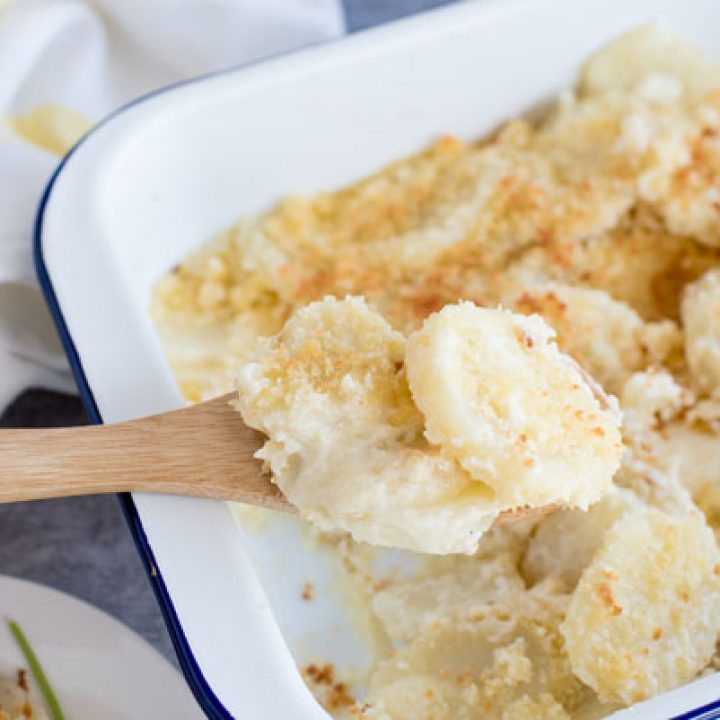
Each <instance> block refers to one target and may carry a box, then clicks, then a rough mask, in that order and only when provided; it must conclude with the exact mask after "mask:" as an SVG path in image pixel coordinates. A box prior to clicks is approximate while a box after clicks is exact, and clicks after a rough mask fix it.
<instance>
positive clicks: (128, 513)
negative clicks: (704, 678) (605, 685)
mask: <svg viewBox="0 0 720 720" xmlns="http://www.w3.org/2000/svg"><path fill="white" fill-rule="evenodd" d="M438 9H439V8H438ZM426 12H427V11H426ZM429 12H432V10H431V11H429ZM361 32H367V30H365V31H361ZM341 37H342V36H341ZM325 42H326V43H328V42H332V41H325ZM307 47H310V46H307ZM290 52H293V51H288V52H281V53H277V54H275V55H273V56H268V57H266V58H263V60H267V59H268V58H269V57H277V56H280V55H285V54H289V53H290ZM263 60H259V61H255V62H250V63H247V64H246V65H243V66H240V67H248V66H250V65H254V64H256V63H257V62H262V61H263ZM238 69H239V68H238V67H231V68H226V69H223V70H218V71H216V72H211V73H206V74H203V75H200V76H197V77H194V78H190V79H188V80H181V81H179V82H176V83H172V84H171V85H167V86H165V87H162V88H158V89H157V90H153V91H151V92H149V93H146V94H144V95H141V96H139V97H137V98H135V99H134V100H132V101H130V102H128V103H127V104H125V105H122V106H121V107H119V108H118V109H117V110H115V111H113V112H111V113H110V114H108V115H107V116H106V117H104V118H103V119H102V120H101V121H100V122H98V123H96V124H95V125H94V126H93V128H92V129H91V130H90V131H89V132H88V133H87V134H86V135H84V136H83V137H82V138H81V139H80V140H79V141H78V142H77V143H76V144H75V145H74V146H73V147H72V149H71V150H70V151H69V152H68V153H67V154H66V155H65V157H63V159H62V160H61V161H60V163H59V164H58V166H57V167H56V168H55V171H54V172H53V173H52V175H51V176H50V179H49V180H48V182H47V185H46V186H45V189H44V190H43V193H42V196H41V198H40V202H39V205H38V209H37V212H36V215H35V223H34V227H33V261H34V265H35V272H36V275H37V278H38V283H39V285H40V289H41V291H42V293H43V295H44V297H45V301H46V303H47V306H48V309H49V311H50V315H51V317H52V319H53V322H54V324H55V328H56V329H57V332H58V335H59V337H60V340H61V342H62V346H63V349H64V350H65V354H66V356H67V359H68V364H69V366H70V370H71V371H72V374H73V376H74V378H75V383H76V385H77V388H78V394H79V395H80V399H81V400H82V403H83V405H84V407H85V411H86V413H87V415H88V417H89V419H90V421H91V422H92V423H93V424H94V425H102V424H103V419H102V416H101V414H100V410H99V409H98V406H97V403H96V402H95V397H94V395H93V392H92V389H91V388H90V383H89V382H88V379H87V376H86V375H85V370H84V368H83V365H82V361H81V360H80V354H79V353H78V351H77V348H76V347H75V343H74V341H73V339H72V336H71V334H70V331H69V329H68V326H67V323H66V322H65V318H64V316H63V314H62V311H61V309H60V304H59V302H58V299H57V296H56V294H55V289H54V287H53V284H52V280H51V279H50V273H49V272H48V269H47V266H46V265H45V259H44V257H43V244H42V229H43V220H44V216H45V210H46V208H47V204H48V202H49V200H50V196H51V195H52V191H53V188H54V186H55V183H56V182H57V180H58V178H59V177H60V175H61V174H62V171H63V170H64V168H65V166H66V165H67V163H68V162H69V160H70V159H71V158H72V157H73V155H74V154H75V153H76V152H77V150H78V149H79V148H80V147H81V146H82V145H83V144H84V142H85V140H87V138H88V137H90V136H91V135H93V134H94V133H95V132H96V131H97V130H99V129H100V128H102V127H103V126H104V125H106V124H107V123H109V122H110V121H112V120H113V119H114V118H116V117H117V116H118V115H121V114H122V113H124V112H125V111H127V110H129V109H131V108H133V107H134V106H135V105H139V104H141V103H143V102H145V101H146V100H149V99H151V98H153V97H155V96H157V95H162V94H164V93H166V92H170V91H172V90H175V89H176V88H179V87H183V86H185V85H191V84H194V83H196V82H200V81H202V80H206V79H208V78H212V77H217V76H219V75H225V74H228V73H231V72H234V71H237V70H238ZM118 499H119V501H120V506H121V508H122V511H123V515H124V517H125V520H126V522H127V524H128V527H129V529H130V534H131V535H132V538H133V540H134V542H135V547H136V548H137V550H138V553H139V555H140V558H141V560H142V563H143V566H144V568H145V572H146V573H147V576H148V579H149V580H150V585H151V587H152V589H153V592H154V593H155V597H156V599H157V601H158V605H159V606H160V611H161V613H162V616H163V619H164V620H165V625H166V626H167V629H168V634H169V635H170V640H171V641H172V644H173V648H174V649H175V654H176V655H177V658H178V661H179V663H180V668H181V670H182V672H183V675H184V676H185V679H186V681H187V683H188V685H189V686H190V689H191V690H192V693H193V695H194V696H195V699H196V700H197V702H198V704H199V705H200V707H201V709H202V710H203V712H204V713H205V714H206V715H207V716H208V718H210V720H237V718H236V717H235V716H234V715H231V714H230V712H229V711H228V710H227V709H226V708H225V706H224V705H223V704H222V702H221V701H220V699H219V698H218V697H217V695H216V694H215V693H214V691H213V690H212V688H211V687H210V685H209V684H208V682H207V680H206V679H205V676H204V675H203V673H202V670H201V669H200V666H199V665H198V663H197V660H195V656H194V654H193V651H192V648H191V647H190V643H189V642H188V640H187V637H186V636H185V632H184V631H183V628H182V625H181V623H180V620H179V618H178V616H177V612H176V611H175V606H174V604H173V602H172V599H171V597H170V593H169V592H168V589H167V587H166V585H165V581H164V580H163V577H162V573H161V572H160V570H159V568H158V566H157V563H156V561H155V555H154V553H153V551H152V548H151V547H150V543H149V541H148V539H147V535H146V534H145V529H144V528H143V525H142V521H141V519H140V515H139V513H138V511H137V508H136V506H135V503H134V502H133V499H132V495H130V493H121V494H119V495H118ZM668 720H720V698H719V699H718V700H714V701H711V702H709V703H707V704H705V705H702V706H700V707H697V708H693V709H691V710H688V711H686V712H684V713H682V714H681V715H673V716H672V717H670V718H668Z"/></svg>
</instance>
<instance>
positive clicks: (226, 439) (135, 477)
mask: <svg viewBox="0 0 720 720" xmlns="http://www.w3.org/2000/svg"><path fill="white" fill-rule="evenodd" d="M234 397H235V393H231V394H229V395H222V396H221V397H218V398H215V399H214V400H209V401H208V402H204V403H199V404H197V405H192V406H190V407H186V408H182V409H181V410H173V411H171V412H166V413H162V414H160V415H151V416H150V417H145V418H140V419H139V420H130V421H128V422H121V423H116V424H114V425H91V426H87V427H69V428H51V429H47V430H35V429H32V430H0V503H8V502H17V501H20V500H40V499H46V498H55V497H66V496H71V495H87V494H95V493H116V492H146V493H160V494H170V495H189V496H193V497H200V498H213V499H216V500H235V501H238V502H242V503H247V504H249V505H257V506H259V507H265V508H271V509H273V510H284V511H288V512H291V511H295V507H294V506H293V505H292V504H291V503H290V502H289V501H288V500H287V498H286V497H285V496H284V495H283V494H282V492H281V491H280V490H279V489H278V487H277V486H276V485H275V484H273V483H272V482H271V480H270V476H269V475H268V474H267V473H266V472H264V470H263V466H262V462H261V461H259V460H257V459H256V458H255V457H253V456H254V454H255V451H256V450H258V449H259V448H260V446H261V445H262V443H263V439H264V438H263V435H262V434H261V433H259V432H257V431H256V430H253V429H251V428H249V427H248V426H247V425H245V423H244V422H243V420H242V418H241V417H240V414H239V413H238V412H237V411H236V410H235V409H234V408H232V407H231V405H230V401H231V400H232V399H233V398H234ZM552 509H553V508H550V507H547V508H545V507H543V508H527V507H525V508H517V509H515V510H508V511H506V512H504V513H502V514H501V515H500V516H499V517H498V519H497V520H496V522H495V524H496V525H502V524H508V523H510V522H516V521H517V520H521V519H523V518H526V517H530V516H539V515H544V514H546V513H547V512H549V511H550V510H552Z"/></svg>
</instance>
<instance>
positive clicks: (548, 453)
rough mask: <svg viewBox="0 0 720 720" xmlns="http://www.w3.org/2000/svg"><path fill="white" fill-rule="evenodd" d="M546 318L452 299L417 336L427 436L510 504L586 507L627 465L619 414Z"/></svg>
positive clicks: (417, 380) (415, 379) (413, 356)
mask: <svg viewBox="0 0 720 720" xmlns="http://www.w3.org/2000/svg"><path fill="white" fill-rule="evenodd" d="M554 338H555V332H554V331H553V330H552V328H550V327H549V326H548V325H546V324H545V322H544V321H543V320H542V319H541V318H540V317H538V316H530V317H525V316H522V315H516V314H513V313H511V312H509V311H506V310H490V309H482V308H478V307H476V306H475V305H473V304H472V303H469V302H465V303H461V304H458V305H448V306H446V307H445V308H443V309H442V310H441V311H439V312H438V313H435V314H434V315H432V316H430V317H429V318H428V319H427V320H426V321H425V324H424V325H423V327H422V328H421V329H420V330H418V331H417V332H415V333H413V334H412V335H410V337H409V338H408V343H407V351H406V366H407V375H408V382H409V384H410V389H411V391H412V396H413V399H414V400H415V403H416V404H417V406H418V407H419V408H420V410H421V411H422V413H423V415H424V417H425V424H426V431H425V434H426V437H427V438H428V440H429V441H430V442H431V443H434V444H437V445H440V446H441V447H442V449H443V451H444V452H445V453H446V454H447V455H448V456H449V457H452V458H453V459H455V460H457V462H459V463H460V464H461V465H462V467H463V468H464V469H465V470H466V471H467V472H468V473H469V474H470V475H471V476H472V477H473V478H474V479H476V480H479V481H481V482H483V483H485V484H486V485H488V486H490V487H491V488H492V489H493V490H494V491H495V493H496V494H497V497H498V500H499V501H500V502H501V503H503V504H506V505H508V506H511V507H520V506H524V505H528V506H539V505H544V504H564V505H572V506H577V507H581V508H587V507H588V506H589V505H590V504H591V503H592V502H594V501H596V500H598V499H599V498H600V497H602V495H604V494H605V493H606V492H607V491H608V490H609V489H610V486H611V481H612V476H613V473H614V472H615V470H616V469H617V468H618V466H619V464H620V454H621V445H620V433H619V430H618V425H619V416H618V414H617V412H616V411H615V410H614V407H615V406H614V404H613V403H612V401H610V400H609V399H608V398H607V396H605V395H604V393H603V392H602V390H600V389H599V388H598V387H597V386H596V385H595V384H594V383H592V381H590V380H589V378H588V377H587V376H586V375H584V374H583V373H582V371H581V370H580V368H579V367H578V366H577V365H576V363H575V362H574V361H572V360H571V359H570V358H569V357H568V356H566V355H564V354H563V353H561V352H560V351H559V350H558V348H557V345H556V344H555V341H554Z"/></svg>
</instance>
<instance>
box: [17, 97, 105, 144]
mask: <svg viewBox="0 0 720 720" xmlns="http://www.w3.org/2000/svg"><path fill="white" fill-rule="evenodd" d="M9 122H10V126H11V127H12V128H13V130H15V132H16V133H17V134H18V135H19V136H20V137H21V138H22V139H23V140H25V141H26V142H28V143H30V144H31V145H35V146H37V147H39V148H42V149H43V150H47V151H48V152H51V153H54V154H55V155H60V156H62V155H65V154H66V153H67V152H68V150H70V148H72V147H73V145H75V144H76V143H77V141H78V140H80V138H81V137H82V136H83V135H85V134H86V133H87V132H88V130H90V128H91V127H92V126H93V125H94V123H93V121H92V120H90V119H88V118H86V117H85V116H84V115H82V114H80V113H79V112H77V111H76V110H73V109H72V108H68V107H64V106H62V105H38V106H37V107H35V108H33V109H32V110H31V111H30V112H28V113H26V114H24V115H15V116H10V117H9Z"/></svg>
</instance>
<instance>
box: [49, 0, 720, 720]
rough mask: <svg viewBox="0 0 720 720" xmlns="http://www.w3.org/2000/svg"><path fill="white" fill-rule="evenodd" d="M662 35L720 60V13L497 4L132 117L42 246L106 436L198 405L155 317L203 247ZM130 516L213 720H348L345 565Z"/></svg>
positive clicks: (711, 708) (195, 508)
mask: <svg viewBox="0 0 720 720" xmlns="http://www.w3.org/2000/svg"><path fill="white" fill-rule="evenodd" d="M648 21H659V22H661V23H664V24H667V25H669V26H671V27H673V28H676V29H677V30H678V31H680V32H681V33H684V34H686V35H687V36H688V37H689V38H691V39H693V40H695V41H696V42H698V43H699V44H700V45H701V46H702V47H704V48H706V49H708V50H709V51H712V52H714V53H716V54H717V55H719V56H720V30H719V29H718V28H720V3H718V2H717V0H624V1H623V2H615V1H614V0H583V2H579V1H578V0H527V1H525V0H497V1H494V0H485V1H484V2H473V3H462V4H460V5H457V6H453V7H449V8H446V9H442V10H438V11H433V12H431V13H427V14H425V15H424V16H419V17H415V18H412V19H409V20H404V21H401V22H398V23H396V24H394V25H391V26H386V27H383V28H380V29H377V30H372V31H370V32H366V33H363V34H360V35H357V36H353V37H349V38H347V39H343V40H341V41H339V42H336V43H333V44H329V45H326V46H322V47H315V48H311V49H308V50H305V51H303V52H299V53H296V54H293V55H292V56H286V57H280V58H276V59H273V60H270V61H268V62H265V63H263V64H260V65H255V66H253V67H248V68H242V69H237V70H231V71H229V72H225V73H223V74H219V75H215V76H212V77H205V78H200V79H198V80H195V81H192V82H189V83H184V84H181V85H178V86H175V87H172V88H168V89H166V90H163V91H161V92H159V93H155V94H153V95H150V96H148V97H146V98H143V99H141V100H140V101H138V102H136V103H134V104H132V105H131V106H129V107H127V108H124V109H123V110H121V111H120V112H118V113H115V114H114V115H113V116H112V117H110V118H109V119H108V120H107V121H106V122H104V123H103V124H102V125H101V126H99V127H98V128H97V129H95V130H94V131H93V132H92V133H91V134H90V135H89V136H88V137H87V138H86V139H85V140H84V141H83V142H82V143H81V144H80V145H79V146H78V147H77V148H76V149H75V151H74V152H73V153H72V154H71V155H70V156H69V157H68V158H67V159H66V161H65V162H64V163H63V164H62V165H61V167H60V168H59V169H58V171H57V173H56V175H55V177H54V178H53V179H52V181H51V183H50V184H49V186H48V189H47V192H46V195H45V197H44V199H43V202H42V205H41V207H40V210H39V213H38V220H37V228H36V259H37V265H38V272H39V276H40V279H41V282H42V284H43V287H44V290H45V293H46V295H47V298H48V302H49V304H50V307H51V309H52V311H53V314H54V316H55V319H56V322H57V324H58V328H59V330H60V332H61V334H62V336H63V340H64V343H65V346H66V349H67V352H68V356H69V358H70V361H71V363H72V365H73V369H74V371H75V374H76V377H77V381H78V385H79V387H80V391H81V393H82V395H83V397H84V400H85V403H86V405H87V408H88V411H89V413H90V415H91V417H92V418H93V419H94V420H96V421H97V422H115V421H118V420H125V419H128V418H133V417H136V416H141V415H144V414H147V413H152V412H157V411H160V410H165V409H169V408H172V407H175V406H179V405H180V404H181V403H182V399H181V396H180V394H179V392H178V389H177V387H176V385H175V382H174V380H173V377H172V375H171V372H170V369H169V367H168V364H167V362H166V361H165V358H164V356H163V353H162V350H161V347H160V344H159V342H158V339H157V337H156V334H155V331H154V329H153V325H152V323H151V321H150V318H149V316H148V311H147V308H148V300H149V296H150V292H151V288H152V286H153V283H154V282H155V281H156V280H157V278H158V277H159V276H160V275H162V274H163V273H164V272H166V271H167V270H168V269H169V268H170V267H171V266H173V265H174V264H175V263H176V262H178V261H179V260H180V259H181V258H183V257H184V256H185V255H186V253H187V252H188V251H190V250H191V249H192V248H195V247H196V246H198V245H200V244H201V243H203V242H204V241H205V240H206V239H208V238H209V237H210V236H211V235H213V234H214V233H215V232H216V231H218V230H220V229H222V228H225V227H226V226H228V225H229V224H231V223H232V222H233V221H234V220H235V219H236V218H237V217H238V216H240V215H243V214H245V213H253V212H257V211H259V210H263V209H265V208H267V207H268V206H269V205H270V204H271V203H272V202H273V201H274V200H276V199H277V198H279V197H280V196H281V195H283V194H285V193H288V192H291V191H304V192H313V191H316V190H320V189H325V188H335V187H338V186H340V185H343V184H344V183H347V182H348V181H351V180H353V179H355V178H358V177H360V176H362V175H365V174H366V173H369V172H372V171H373V170H375V169H377V168H379V167H381V166H382V165H384V164H385V163H387V162H389V161H391V160H393V159H395V158H397V157H399V156H402V155H405V154H407V153H411V152H414V151H416V150H418V149H420V148H422V147H423V146H425V145H426V144H427V143H428V142H429V141H430V140H432V139H433V138H435V137H437V136H438V135H440V134H442V133H446V132H451V133H455V134H457V135H459V136H462V137H467V138H474V137H478V136H480V135H483V134H484V133H486V132H488V131H489V130H491V129H492V128H493V127H494V126H496V125H497V124H498V123H499V122H500V121H501V120H503V119H504V118H508V117H511V116H513V115H516V114H518V113H522V112H523V111H525V110H526V109H527V108H529V107H531V106H533V105H535V104H537V103H538V102H540V101H542V100H544V99H547V98H549V97H552V96H553V95H554V94H555V93H556V92H557V91H558V90H560V89H561V88H564V87H567V86H568V85H569V84H571V83H572V82H573V79H574V76H575V73H576V70H577V68H578V65H579V63H580V62H581V61H582V60H583V59H584V58H585V57H587V55H588V54H589V53H590V52H592V51H593V50H595V49H596V48H597V47H599V46H600V45H602V44H603V43H604V42H605V41H607V40H608V39H610V38H612V37H613V36H615V35H617V34H619V33H621V32H623V31H624V30H627V29H628V28H630V27H633V26H636V25H638V24H641V23H646V22H648ZM199 431H200V430H199ZM123 504H124V507H125V509H126V512H127V517H128V520H129V523H130V526H131V529H132V531H133V534H134V536H135V539H136V541H137V544H138V548H139V550H140V552H141V554H142V556H143V558H144V560H145V562H146V565H147V568H148V571H149V573H150V577H151V581H152V583H153V585H154V587H155V590H156V592H157V595H158V599H159V601H160V603H161V605H162V607H163V611H164V613H165V617H166V619H167V622H168V627H169V629H170V632H171V634H172V637H173V640H174V643H175V647H176V649H177V651H178V655H179V657H180V661H181V664H182V666H183V669H184V671H185V673H186V676H187V679H188V682H189V683H190V685H191V686H192V689H193V690H194V692H195V695H196V697H197V699H198V701H199V703H200V704H201V705H202V707H203V709H204V710H205V711H206V713H207V714H208V716H209V717H211V718H231V717H232V718H243V719H247V720H265V719H272V720H276V719H277V720H291V719H292V720H320V719H321V718H327V717H328V716H327V715H326V714H325V713H324V711H322V710H321V709H320V707H319V706H318V705H317V704H316V702H315V701H314V699H313V698H312V697H311V695H310V693H309V692H308V691H307V690H306V688H305V686H304V684H303V682H302V681H301V679H300V676H299V674H298V672H297V671H296V665H295V661H294V660H293V656H292V655H291V652H292V653H294V655H295V657H296V659H297V660H298V661H300V662H304V661H309V660H318V659H319V660H331V661H333V662H335V663H336V665H338V666H339V667H340V669H343V668H345V667H347V666H350V665H356V666H357V665H362V664H363V662H365V661H366V660H367V657H368V648H367V647H366V645H365V643H364V640H363V638H362V637H361V636H359V635H357V634H356V633H355V632H354V630H353V625H352V624H351V623H349V622H348V621H347V615H346V614H345V613H344V611H343V609H342V603H340V602H339V601H337V600H336V599H335V597H334V594H333V592H332V591H331V589H330V586H331V580H330V578H329V577H328V559H327V557H326V556H324V555H323V554H322V553H321V552H319V551H317V550H311V549H309V548H304V547H303V546H302V541H301V539H300V538H299V535H298V528H297V526H296V525H294V523H293V521H291V520H287V521H286V522H276V523H271V524H270V525H268V526H267V527H266V528H265V529H261V530H259V531H257V532H250V533H243V531H241V530H240V529H239V528H238V526H237V525H236V523H235V522H234V520H233V518H232V516H231V514H230V512H229V510H228V508H227V507H226V506H225V505H224V504H223V503H219V502H211V501H201V500H189V499H181V498H164V497H148V496H144V495H135V496H133V497H129V496H128V497H124V498H123ZM255 569H257V571H258V572H257V573H256V570H255ZM307 579H312V580H313V581H314V583H315V585H316V587H317V588H318V592H317V595H318V599H317V600H316V601H315V602H312V603H307V602H306V603H303V602H302V600H301V599H300V588H301V586H302V584H303V582H304V581H305V580H307ZM719 697H720V678H718V677H714V676H713V677H710V678H706V679H704V680H702V681H700V682H697V683H694V684H692V685H690V686H687V687H685V688H682V689H680V690H677V691H675V692H673V693H670V694H668V695H665V696H663V697H661V698H658V699H656V700H654V701H653V702H651V703H647V704H645V705H642V706H637V707H635V708H632V709H631V710H629V711H624V712H623V713H620V714H618V715H617V717H618V718H621V717H622V718H637V719H647V720H649V719H651V718H652V719H653V720H657V718H669V717H675V716H679V717H680V716H681V717H684V718H690V717H692V718H700V717H703V718H710V717H720V714H715V709H716V708H717V706H718V705H717V703H714V701H716V700H717V699H718V698H719ZM701 706H703V707H702V709H698V708H700V707H701ZM410 720H411V719H410Z"/></svg>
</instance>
